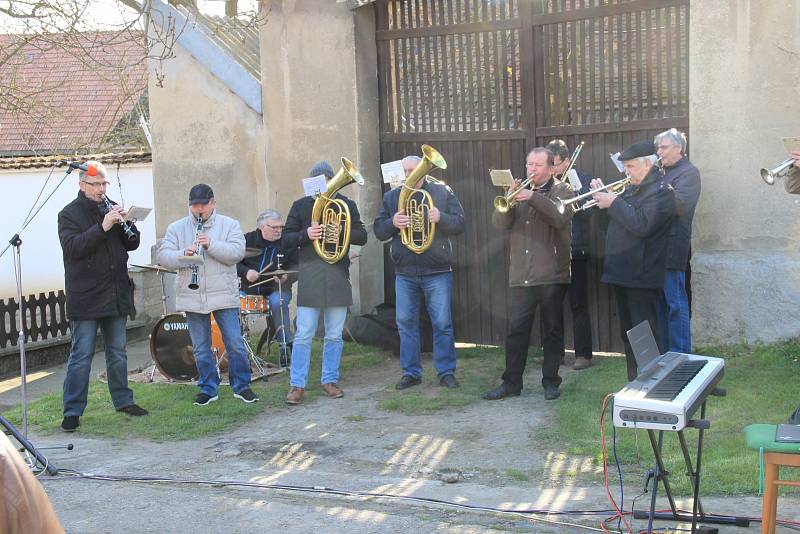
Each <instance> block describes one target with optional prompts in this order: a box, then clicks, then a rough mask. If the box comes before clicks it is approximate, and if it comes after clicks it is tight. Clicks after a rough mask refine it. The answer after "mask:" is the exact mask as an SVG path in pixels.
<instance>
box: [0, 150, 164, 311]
mask: <svg viewBox="0 0 800 534" xmlns="http://www.w3.org/2000/svg"><path fill="white" fill-rule="evenodd" d="M106 168H107V169H108V171H109V174H110V176H109V177H108V181H109V182H111V185H109V186H108V190H107V192H106V194H107V195H108V197H109V198H110V199H111V200H113V201H115V202H118V203H122V202H121V201H120V188H119V185H118V183H117V167H116V165H107V166H106ZM48 173H49V169H31V170H9V171H5V170H3V171H0V199H2V200H3V208H2V212H0V250H2V249H4V248H5V246H6V244H7V243H8V240H9V239H10V238H11V236H12V235H13V234H14V232H16V231H17V230H18V229H19V228H20V226H21V225H22V222H23V221H24V220H25V215H26V214H27V213H28V210H29V209H30V208H31V206H32V205H33V204H34V202H35V201H36V196H37V195H38V194H39V191H40V190H41V188H42V185H43V184H44V182H45V179H46V178H47V175H48ZM63 176H64V173H63V171H61V170H58V169H56V171H54V172H53V175H52V176H51V178H50V181H49V182H48V185H47V188H46V190H45V195H46V194H47V193H49V192H50V191H52V189H53V187H54V186H55V185H56V184H57V183H58V181H59V180H60V179H61V178H62V177H63ZM119 178H120V181H121V182H122V195H121V196H122V198H123V199H124V201H125V202H124V205H125V206H133V205H135V206H143V207H148V208H149V207H153V206H154V205H155V204H154V202H153V170H152V165H151V164H150V163H143V164H131V165H123V166H122V167H120V169H119ZM77 194H78V172H77V171H74V172H73V173H72V174H71V175H70V176H69V177H68V178H67V179H66V180H65V181H64V183H63V184H62V185H61V187H60V188H59V189H58V190H57V191H56V193H55V194H54V195H53V197H52V198H51V199H50V200H49V201H48V203H47V205H45V207H44V208H43V209H42V211H40V212H39V215H37V217H36V219H35V220H34V221H33V222H32V223H31V224H30V225H29V226H28V228H27V229H26V230H25V231H24V232H23V233H22V234H21V237H22V254H21V258H22V275H23V279H22V283H23V293H24V294H26V295H30V294H34V293H38V292H40V291H50V290H57V289H63V288H64V262H63V261H62V257H61V245H60V244H59V241H58V212H59V211H61V209H62V208H63V207H64V206H65V205H67V204H68V203H69V202H71V201H72V200H73V199H74V198H75V196H76V195H77ZM43 196H44V195H43ZM137 227H138V228H139V229H140V230H141V233H142V243H141V245H140V246H139V249H138V250H136V251H134V252H132V253H131V254H130V262H131V263H139V264H142V263H150V248H151V246H152V245H153V244H155V241H156V236H155V217H154V213H151V214H150V216H149V217H148V218H147V220H145V221H142V222H139V223H137ZM12 253H13V249H9V250H8V251H7V252H6V253H5V255H3V257H2V258H0V299H6V298H9V297H12V296H15V295H16V292H17V289H16V285H15V282H14V263H13V259H12Z"/></svg>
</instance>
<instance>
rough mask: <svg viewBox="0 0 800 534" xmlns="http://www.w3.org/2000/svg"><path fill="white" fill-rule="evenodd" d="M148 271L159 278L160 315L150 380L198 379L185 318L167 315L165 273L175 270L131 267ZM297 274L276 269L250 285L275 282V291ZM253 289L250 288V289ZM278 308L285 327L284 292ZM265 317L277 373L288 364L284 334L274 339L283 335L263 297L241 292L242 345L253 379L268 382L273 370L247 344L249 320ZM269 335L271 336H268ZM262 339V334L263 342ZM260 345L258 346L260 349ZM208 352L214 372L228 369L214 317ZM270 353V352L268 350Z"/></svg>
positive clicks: (152, 347)
mask: <svg viewBox="0 0 800 534" xmlns="http://www.w3.org/2000/svg"><path fill="white" fill-rule="evenodd" d="M260 253H261V251H260V250H258V249H247V251H246V253H245V254H246V257H247V256H249V255H252V254H260ZM131 266H132V267H138V268H140V269H145V270H149V271H155V272H156V273H158V275H159V278H160V279H161V305H162V315H161V318H160V319H159V320H158V321H157V322H156V324H155V326H153V329H152V331H151V333H150V356H151V357H152V358H153V364H154V365H153V369H152V372H151V374H150V381H152V380H153V376H154V374H155V371H156V369H158V371H160V372H161V374H162V375H164V377H166V378H167V379H169V380H172V381H192V380H195V379H197V377H198V371H197V366H196V365H195V359H194V353H193V351H192V338H191V336H190V335H189V325H188V323H187V322H186V315H185V314H184V313H182V312H178V313H167V292H166V285H165V282H164V274H174V273H175V271H173V270H170V269H167V268H166V267H162V266H160V265H133V264H132V265H131ZM265 270H266V268H265ZM296 272H297V271H287V270H283V269H277V270H274V271H270V272H269V273H267V272H264V271H262V272H260V273H259V276H261V277H264V278H265V279H264V280H261V281H259V282H256V283H255V284H252V285H260V284H264V283H267V282H271V281H275V282H276V283H277V284H278V291H281V290H282V285H281V284H282V282H283V280H282V278H284V275H287V274H294V273H296ZM251 287H252V286H251ZM280 294H281V306H280V310H279V313H281V320H280V325H283V324H285V323H284V321H283V307H284V306H283V293H282V292H281V293H280ZM257 318H264V319H266V321H267V330H265V335H267V339H266V341H267V342H268V343H271V342H272V341H273V340H275V341H277V343H278V346H279V348H280V351H279V358H278V366H279V369H278V370H277V372H280V371H282V370H283V369H284V368H286V367H288V365H289V351H288V347H287V343H286V337H285V335H282V336H281V337H280V339H276V338H277V335H276V334H277V333H278V332H283V327H282V326H279V327H278V328H277V329H276V328H275V327H274V323H275V321H274V318H273V316H272V310H271V309H270V306H269V301H268V300H267V297H266V296H263V295H246V294H244V293H242V294H241V295H240V297H239V324H240V326H241V335H242V341H243V342H244V346H245V350H246V351H247V353H248V355H249V358H250V363H251V367H252V368H253V380H257V379H259V378H263V379H264V380H267V376H268V374H271V373H274V372H276V371H271V372H270V371H268V368H269V367H272V365H271V364H269V363H267V362H265V361H264V360H262V359H261V357H259V356H258V355H257V353H256V352H254V351H253V347H252V345H251V343H250V326H251V325H250V322H251V320H252V319H257ZM270 332H271V333H272V335H271V336H270V335H269V333H270ZM263 339H264V336H263V335H262V340H263ZM260 346H261V343H259V348H260ZM211 350H212V352H213V353H214V359H215V361H216V366H217V373H220V374H221V373H222V372H223V371H225V370H227V368H228V353H227V351H226V350H225V344H224V343H223V341H222V333H221V332H220V329H219V327H218V326H217V322H216V321H215V320H214V316H213V314H212V316H211ZM267 352H269V350H268V351H267Z"/></svg>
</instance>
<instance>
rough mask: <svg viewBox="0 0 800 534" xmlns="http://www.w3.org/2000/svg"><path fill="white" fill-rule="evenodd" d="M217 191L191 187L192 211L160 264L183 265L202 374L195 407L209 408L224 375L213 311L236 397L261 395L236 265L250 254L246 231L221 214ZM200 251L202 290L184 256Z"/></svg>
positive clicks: (182, 283)
mask: <svg viewBox="0 0 800 534" xmlns="http://www.w3.org/2000/svg"><path fill="white" fill-rule="evenodd" d="M216 207H217V201H216V200H215V199H214V191H213V190H212V189H211V187H209V186H208V185H206V184H197V185H196V186H194V187H192V189H191V191H189V214H188V215H186V217H183V218H182V219H179V220H177V221H175V222H174V223H172V224H170V225H169V227H168V228H167V233H166V235H164V239H163V241H162V242H161V245H160V246H159V248H158V263H160V264H161V265H164V266H165V267H168V268H170V269H178V276H177V280H176V283H175V307H176V308H177V309H178V310H179V311H183V312H186V323H187V325H188V326H189V335H190V336H191V338H192V351H193V352H194V358H195V363H196V364H197V371H198V372H199V373H200V377H199V378H198V380H197V385H198V386H200V393H199V394H198V395H197V398H196V399H195V401H194V405H195V406H207V405H208V404H210V403H212V402H215V401H216V400H217V399H218V398H219V397H218V395H217V389H218V387H219V384H220V376H219V372H218V369H217V365H216V363H215V361H214V354H213V352H212V351H211V314H212V313H213V314H214V320H215V321H216V322H217V326H219V330H220V334H222V342H223V343H224V344H225V350H226V351H227V353H228V377H229V379H230V384H231V389H232V390H233V397H234V398H235V399H239V400H240V401H242V402H244V403H247V404H250V403H253V402H256V401H257V400H258V397H257V396H256V394H255V393H254V392H253V390H252V389H250V379H251V372H250V361H249V360H248V354H247V351H246V349H245V347H244V342H243V340H242V334H241V330H240V325H239V280H238V276H237V274H236V264H237V263H238V262H240V261H241V260H242V258H243V257H244V235H243V234H242V228H241V227H240V226H239V221H237V220H236V219H232V218H230V217H226V216H225V215H222V214H221V213H217V209H216ZM193 255H199V256H201V257H202V261H198V263H197V267H196V269H197V282H198V286H199V287H197V288H196V289H192V288H190V287H189V283H190V281H191V280H192V272H193V271H194V268H193V267H191V265H186V264H185V263H182V262H181V259H180V258H181V257H185V256H193Z"/></svg>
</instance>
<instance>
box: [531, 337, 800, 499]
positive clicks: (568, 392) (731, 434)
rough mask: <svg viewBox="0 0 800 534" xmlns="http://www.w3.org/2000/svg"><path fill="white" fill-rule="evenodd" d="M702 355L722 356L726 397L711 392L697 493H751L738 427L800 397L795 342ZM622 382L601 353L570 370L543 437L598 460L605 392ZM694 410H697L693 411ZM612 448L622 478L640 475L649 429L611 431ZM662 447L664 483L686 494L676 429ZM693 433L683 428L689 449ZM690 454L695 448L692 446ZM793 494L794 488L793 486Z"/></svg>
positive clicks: (749, 458)
mask: <svg viewBox="0 0 800 534" xmlns="http://www.w3.org/2000/svg"><path fill="white" fill-rule="evenodd" d="M698 352H699V353H701V354H706V355H709V356H721V357H723V358H725V376H724V377H723V379H722V382H721V384H720V386H721V387H723V388H725V389H726V390H727V396H726V397H709V400H708V407H707V411H706V418H707V419H709V420H710V421H711V429H710V430H709V431H707V432H706V433H705V435H704V444H703V468H702V470H703V474H702V481H701V489H702V491H703V494H754V493H756V492H757V491H758V454H757V453H756V452H755V451H751V450H749V449H747V448H746V446H745V440H744V434H743V432H742V429H743V428H744V427H745V426H747V425H749V424H751V423H773V424H774V423H784V422H786V420H787V418H788V417H789V414H791V413H792V410H794V409H795V408H796V407H797V404H798V403H800V383H799V382H798V377H800V359H799V357H800V341H798V340H795V341H791V342H787V343H781V344H775V345H769V346H752V347H748V346H733V347H717V348H713V347H710V348H705V349H700V350H698ZM626 382H627V379H626V372H625V362H624V360H623V359H622V358H603V359H600V361H599V362H597V364H596V365H595V366H593V367H592V368H591V369H589V370H588V371H582V372H580V373H575V374H574V375H573V376H572V379H571V380H569V381H568V382H567V383H565V384H564V385H563V386H562V390H563V393H562V395H561V398H560V399H559V400H558V403H557V406H556V409H557V415H558V417H557V420H558V425H556V426H554V427H552V428H548V429H545V430H544V431H543V432H542V434H541V438H542V439H543V440H544V442H545V443H546V444H547V445H548V446H551V447H553V448H555V449H556V450H561V451H563V452H566V453H567V454H573V455H574V454H577V455H586V456H593V457H594V458H595V460H596V462H597V464H598V465H599V464H600V462H601V458H602V456H601V452H600V424H599V421H600V405H601V402H602V399H603V397H604V396H605V395H606V394H607V393H609V392H614V391H618V390H619V389H621V388H622V386H624V385H625V383H626ZM697 415H698V416H699V412H698V414H697ZM606 425H607V426H606V445H607V447H608V450H609V459H610V462H613V457H612V456H611V432H612V426H611V410H610V408H609V410H608V414H607V416H606ZM616 435H617V453H618V455H619V459H620V462H621V464H622V468H623V474H624V475H625V479H626V480H628V481H630V480H631V479H632V478H635V477H636V476H642V475H643V474H644V473H645V471H646V469H647V468H649V467H651V466H652V464H653V455H652V450H651V448H650V442H649V439H648V437H647V432H646V431H644V430H629V429H617V433H616ZM664 435H665V440H664V449H665V452H666V454H665V462H666V466H667V469H668V470H669V471H670V472H671V473H672V476H671V477H670V481H671V482H672V487H673V489H674V490H675V491H676V492H680V493H681V494H684V495H685V494H688V493H689V484H688V479H687V477H685V476H683V473H684V472H685V468H684V467H683V459H682V456H681V454H680V448H679V444H678V439H677V434H676V433H674V432H665V434H664ZM696 437H697V432H696V431H695V430H693V429H689V430H687V431H686V438H687V441H688V444H689V447H690V450H692V451H694V447H695V446H696ZM692 457H694V452H692ZM795 493H796V491H795Z"/></svg>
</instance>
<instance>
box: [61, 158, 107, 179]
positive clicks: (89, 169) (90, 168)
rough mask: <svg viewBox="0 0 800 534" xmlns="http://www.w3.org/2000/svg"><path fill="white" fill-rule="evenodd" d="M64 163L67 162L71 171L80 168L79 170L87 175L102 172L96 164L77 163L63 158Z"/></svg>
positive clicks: (95, 174)
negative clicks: (98, 170)
mask: <svg viewBox="0 0 800 534" xmlns="http://www.w3.org/2000/svg"><path fill="white" fill-rule="evenodd" d="M62 163H66V164H67V167H69V169H70V171H71V170H72V169H78V170H79V171H83V172H85V173H86V175H87V176H97V175H98V174H100V173H99V172H97V167H96V166H95V165H89V164H87V163H76V162H74V161H67V160H63V161H62Z"/></svg>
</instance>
